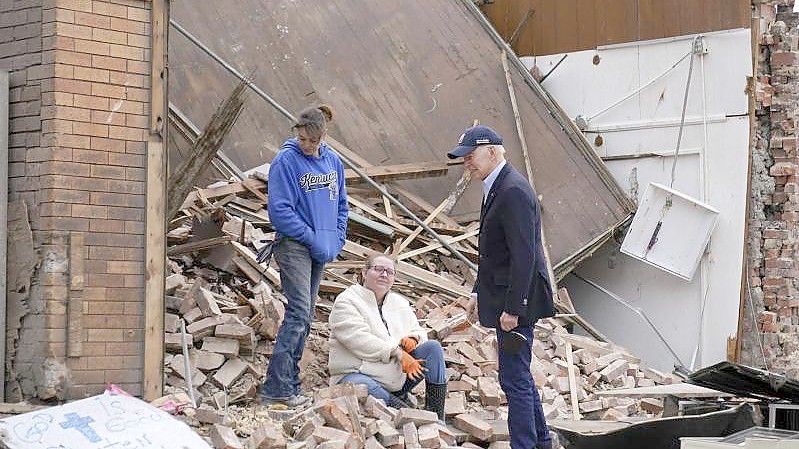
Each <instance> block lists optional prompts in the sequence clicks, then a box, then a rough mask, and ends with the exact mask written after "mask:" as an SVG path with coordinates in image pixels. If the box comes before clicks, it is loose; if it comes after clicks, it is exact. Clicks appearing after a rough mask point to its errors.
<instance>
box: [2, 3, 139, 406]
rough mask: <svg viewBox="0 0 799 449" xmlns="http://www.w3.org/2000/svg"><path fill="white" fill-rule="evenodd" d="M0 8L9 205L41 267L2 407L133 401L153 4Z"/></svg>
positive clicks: (9, 5) (16, 5) (136, 374)
mask: <svg viewBox="0 0 799 449" xmlns="http://www.w3.org/2000/svg"><path fill="white" fill-rule="evenodd" d="M0 3H1V4H2V6H0V11H2V12H0V14H2V15H1V16H0V17H2V19H0V67H4V68H10V69H11V70H12V76H11V80H12V86H13V87H12V102H13V105H12V111H11V117H12V119H11V132H12V135H11V147H12V149H11V154H10V155H9V156H10V157H9V161H10V167H9V168H10V175H9V176H10V200H20V199H24V200H25V201H26V203H27V205H28V208H29V211H30V220H31V225H32V228H33V231H34V244H35V246H36V249H37V250H38V257H39V260H40V261H41V263H40V265H39V267H38V269H37V271H36V274H35V279H34V286H33V287H32V289H31V294H30V298H29V301H30V305H31V307H30V310H29V311H28V313H27V314H26V315H25V316H24V317H23V320H22V329H21V332H20V334H19V338H18V341H16V343H15V344H16V345H17V346H18V347H19V348H23V350H21V351H20V352H19V353H18V354H17V356H16V359H15V366H14V368H15V369H14V370H13V372H12V373H9V374H8V376H9V377H11V379H9V380H10V383H8V385H9V387H11V388H9V393H11V392H13V391H14V390H16V391H18V392H19V394H20V395H21V396H23V397H29V396H34V395H37V396H40V397H51V396H57V397H67V398H76V397H82V396H86V395H90V394H94V393H97V392H100V391H102V389H103V386H104V384H106V383H116V384H119V385H121V386H122V387H123V388H125V389H126V390H128V391H129V392H131V393H133V394H140V392H141V377H142V365H143V349H142V348H143V342H142V339H143V331H142V329H143V327H144V323H143V301H144V274H143V273H144V264H143V260H144V249H143V248H144V206H145V195H144V193H145V160H146V159H145V140H146V127H147V123H148V114H149V104H148V102H149V98H150V94H149V90H148V87H149V70H150V62H149V58H150V50H149V47H150V34H151V24H150V5H151V4H150V2H149V1H144V0H111V1H98V0H39V1H20V0H4V1H3V2H0ZM8 36H10V40H9V39H8ZM5 41H8V42H5ZM81 243H82V244H81ZM70 248H72V249H73V250H74V251H76V253H74V254H72V255H71V254H70ZM76 275H79V279H76V278H75V276H76ZM70 307H72V309H70ZM68 311H69V312H68ZM68 313H69V315H68ZM24 348H29V349H24ZM43 359H46V360H47V361H48V363H47V364H43V363H42V360H43ZM41 366H45V368H39V367H41ZM64 367H66V369H65V368H64ZM26 368H31V372H36V371H37V370H39V371H43V372H41V373H40V374H39V375H38V376H37V375H34V376H28V375H25V374H22V373H25V372H28V370H27V369H26ZM47 370H50V371H49V372H48V371H47ZM31 377H32V378H31ZM15 379H16V380H18V381H19V386H18V388H16V389H15V388H14V387H15V385H13V382H14V380H15Z"/></svg>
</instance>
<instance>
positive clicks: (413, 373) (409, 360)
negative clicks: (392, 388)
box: [400, 351, 425, 379]
mask: <svg viewBox="0 0 799 449" xmlns="http://www.w3.org/2000/svg"><path fill="white" fill-rule="evenodd" d="M422 363H424V360H423V359H415V358H413V357H412V356H411V355H410V354H408V353H407V352H405V351H402V355H401V356H400V364H401V365H402V372H403V373H406V374H407V375H408V377H410V378H411V379H416V378H421V377H422V376H424V371H425V369H424V368H423V367H422Z"/></svg>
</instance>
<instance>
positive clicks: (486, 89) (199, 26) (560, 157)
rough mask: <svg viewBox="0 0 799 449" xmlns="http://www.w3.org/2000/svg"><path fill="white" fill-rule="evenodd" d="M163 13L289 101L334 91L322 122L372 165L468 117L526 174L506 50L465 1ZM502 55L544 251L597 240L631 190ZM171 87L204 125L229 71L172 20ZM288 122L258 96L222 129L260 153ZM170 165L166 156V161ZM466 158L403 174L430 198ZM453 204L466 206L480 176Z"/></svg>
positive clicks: (463, 209)
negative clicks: (429, 172)
mask: <svg viewBox="0 0 799 449" xmlns="http://www.w3.org/2000/svg"><path fill="white" fill-rule="evenodd" d="M172 18H173V19H174V20H175V21H176V22H177V23H179V24H180V25H181V26H182V27H184V28H185V29H186V30H188V31H189V32H190V33H192V34H194V36H196V37H197V38H198V39H199V40H200V41H202V42H203V43H204V44H205V45H207V46H208V47H209V48H211V49H212V51H214V52H215V53H217V54H218V55H219V56H220V57H221V58H223V59H224V60H225V61H226V62H228V63H229V64H230V65H232V66H233V67H235V68H237V69H238V70H239V71H240V72H242V73H244V74H247V75H251V76H252V78H253V80H254V83H255V84H257V85H258V86H259V87H260V88H261V89H263V90H264V91H266V92H267V93H268V94H269V95H270V96H272V97H273V98H274V99H275V100H276V101H277V102H278V103H280V104H281V105H282V106H284V107H285V108H287V109H288V110H290V111H298V110H299V109H301V108H303V107H305V106H307V105H308V104H313V103H317V102H322V103H327V104H330V105H331V106H332V107H333V109H334V112H335V119H334V122H333V123H332V126H331V129H330V135H331V136H333V137H334V138H336V139H337V140H338V141H340V142H342V143H343V144H345V145H346V146H347V147H348V148H349V149H351V150H353V151H354V152H355V153H357V154H358V155H360V156H361V157H363V158H364V159H366V160H367V161H368V162H369V163H371V164H374V165H385V164H403V163H411V162H417V163H418V162H422V161H444V160H445V159H446V156H445V153H446V151H447V150H449V149H450V148H451V147H452V146H453V145H454V143H455V141H456V140H457V137H458V136H459V135H460V133H461V132H462V131H463V129H464V128H465V127H467V126H469V125H471V123H472V122H473V120H475V119H477V120H479V121H480V122H481V123H483V124H487V125H490V126H492V127H494V128H495V129H497V131H499V132H500V133H501V134H502V135H503V137H504V140H505V143H506V145H505V146H506V149H507V150H508V153H509V159H510V161H511V162H512V163H513V164H514V165H515V166H516V167H517V168H518V169H519V171H520V172H522V173H525V164H524V160H523V158H522V153H521V147H520V142H519V138H518V134H517V128H516V124H515V121H514V112H513V108H512V105H511V100H510V96H509V92H508V85H507V83H506V79H505V72H504V70H503V66H502V62H501V51H502V48H503V46H504V44H502V43H501V42H499V41H498V40H497V36H496V35H495V34H493V33H494V32H493V29H490V28H488V27H487V26H486V23H487V22H484V18H483V17H482V16H481V15H479V11H477V9H476V8H475V7H474V5H473V4H471V3H469V2H468V0H465V1H451V0H430V1H428V2H425V4H424V7H421V6H420V7H408V6H407V5H404V4H402V3H398V2H393V1H389V0H375V1H370V2H345V1H329V2H316V1H312V0H277V1H270V2H265V1H263V0H241V1H238V2H236V3H235V7H231V6H230V4H225V3H224V2H190V1H187V0H178V1H175V2H173V9H172ZM517 62H518V61H517V60H516V58H515V57H513V56H511V63H512V64H511V69H510V72H511V77H512V80H513V84H514V87H515V93H516V96H517V100H518V107H519V113H520V116H521V121H522V124H523V129H524V136H525V140H526V142H527V145H528V147H529V151H530V156H531V160H532V170H533V177H534V179H535V184H536V188H537V191H538V193H539V195H541V196H542V207H543V211H544V212H543V213H544V227H545V230H546V232H547V240H548V245H549V247H550V255H551V257H552V261H553V264H555V265H557V264H563V263H564V262H567V261H568V260H570V259H573V258H574V256H575V255H576V254H578V253H580V252H581V251H585V249H586V248H587V247H590V246H591V245H592V244H595V243H596V242H598V241H601V238H602V236H607V235H608V231H609V230H610V229H612V228H613V227H615V226H617V225H618V224H619V223H620V222H622V221H623V220H624V219H625V218H626V217H627V216H628V215H629V211H630V203H629V200H628V199H627V198H626V196H624V194H623V193H622V192H621V190H620V189H619V187H618V186H617V185H616V184H615V182H614V181H613V180H612V178H611V176H610V175H609V174H608V173H607V171H606V170H605V167H604V165H602V163H601V161H599V159H598V158H597V157H596V156H595V155H594V154H593V152H592V150H591V149H590V148H589V146H588V145H586V142H585V141H584V140H583V139H582V137H581V136H580V135H579V134H577V133H575V131H574V127H573V126H572V124H571V122H570V121H568V119H566V118H565V116H564V115H563V113H562V111H560V109H559V108H558V107H557V105H555V104H554V103H552V102H551V100H550V99H548V97H546V94H544V93H543V91H542V90H541V89H540V87H538V86H537V85H536V84H535V82H534V81H532V79H530V78H529V76H527V75H526V73H525V74H524V75H523V74H522V71H521V70H519V68H520V67H521V65H520V64H518V65H517ZM170 70H171V77H170V84H171V85H170V99H171V101H172V102H173V103H174V104H175V105H176V106H177V107H178V108H180V109H181V110H182V111H183V112H184V113H186V115H187V116H188V117H189V118H190V119H191V120H192V121H193V122H194V123H195V124H197V125H199V126H203V125H204V124H205V123H206V122H207V121H208V119H209V117H210V116H211V114H212V113H213V111H214V109H215V108H216V105H217V104H218V103H219V102H221V101H222V99H223V98H224V97H225V96H226V95H227V93H228V92H230V90H231V89H232V88H233V86H234V85H235V83H236V82H237V80H236V79H235V78H234V77H233V76H232V75H230V74H229V73H228V72H226V71H225V70H224V69H223V68H222V67H221V66H220V65H219V64H217V63H216V62H214V61H213V60H212V59H211V58H209V57H208V56H207V55H205V54H204V53H202V52H201V51H200V50H199V49H198V48H197V47H196V46H194V45H193V44H192V43H191V42H190V41H188V40H187V39H186V38H185V37H184V36H182V35H180V34H178V33H172V35H171V39H170ZM290 125H291V124H290V123H289V122H288V121H287V120H286V118H285V117H284V116H283V115H281V114H280V113H278V112H277V111H276V110H274V109H273V108H272V107H271V106H270V105H269V104H267V103H266V102H263V101H260V100H259V99H258V98H256V97H253V98H252V99H251V100H249V101H248V103H247V105H246V107H245V111H244V112H243V114H242V116H241V117H240V118H239V120H238V122H237V124H236V126H235V128H234V130H233V131H232V133H231V135H230V136H229V137H228V139H227V141H226V142H225V152H226V154H227V155H228V156H229V157H230V158H231V159H232V160H233V161H234V162H235V163H236V164H237V165H239V166H240V167H243V168H247V167H252V166H256V165H260V164H262V163H263V162H265V161H268V160H270V159H271V158H272V156H273V153H272V151H273V150H274V148H277V147H278V146H279V145H280V144H281V143H282V141H283V140H285V138H286V137H288V135H289V128H290ZM174 165H175V164H173V166H174ZM460 174H461V170H460V169H453V170H450V171H449V175H448V176H447V177H441V178H434V179H422V180H413V181H401V182H399V184H400V185H402V186H403V187H405V188H407V189H408V190H410V191H411V192H413V193H415V194H418V195H419V196H421V197H422V198H424V199H425V200H427V201H428V202H430V203H433V204H438V203H439V202H440V201H442V200H443V199H444V198H446V197H447V195H448V193H449V191H450V190H451V189H452V188H453V187H454V185H455V183H456V181H457V179H458V178H459V177H460ZM472 184H473V185H472V187H471V189H472V192H471V194H468V193H467V195H465V196H464V198H463V199H462V200H461V203H459V204H458V206H457V207H456V209H455V210H454V212H453V214H454V215H470V216H471V217H475V215H476V213H477V212H478V211H479V208H480V202H479V201H480V195H479V194H478V193H477V192H478V191H479V190H478V189H479V188H480V187H479V183H477V182H473V183H472Z"/></svg>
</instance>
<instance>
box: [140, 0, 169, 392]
mask: <svg viewBox="0 0 799 449" xmlns="http://www.w3.org/2000/svg"><path fill="white" fill-rule="evenodd" d="M151 12H152V50H151V57H152V61H151V66H150V86H151V90H150V133H149V138H148V141H147V197H146V198H147V199H146V223H145V273H144V355H143V356H144V373H143V374H144V376H143V379H144V381H143V385H142V396H143V397H144V399H145V400H147V401H152V400H154V399H156V398H159V397H161V396H162V395H163V389H164V385H163V379H164V372H163V371H164V280H165V276H166V232H167V227H166V177H167V171H166V169H167V160H166V159H167V156H166V155H167V150H166V145H165V143H164V142H167V141H168V140H167V136H166V130H167V126H166V118H167V111H168V106H167V89H168V69H167V62H166V61H167V51H166V50H167V46H168V44H167V36H168V28H169V1H168V0H153V2H152V11H151Z"/></svg>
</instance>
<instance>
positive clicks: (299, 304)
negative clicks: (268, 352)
mask: <svg viewBox="0 0 799 449" xmlns="http://www.w3.org/2000/svg"><path fill="white" fill-rule="evenodd" d="M275 259H276V260H277V263H278V265H279V266H280V283H281V284H282V286H283V295H285V296H286V300H287V304H286V315H285V316H284V317H283V322H282V323H281V324H280V329H278V331H277V337H276V338H275V347H274V349H273V350H272V358H271V359H270V360H269V366H268V367H267V370H266V380H265V381H264V384H263V385H262V386H261V395H262V396H263V397H265V398H268V399H287V398H289V397H291V396H293V395H297V394H300V393H301V390H300V367H299V362H300V359H301V358H302V352H303V349H305V339H306V338H308V334H309V333H310V331H311V321H312V320H313V317H314V305H315V303H316V296H317V295H318V294H319V283H320V281H321V280H322V271H323V270H324V268H325V266H324V264H321V263H319V262H316V261H314V260H313V259H311V254H310V251H309V250H308V248H307V247H306V246H305V245H303V244H301V243H299V242H296V241H294V240H291V239H287V238H283V239H281V240H280V241H279V242H278V243H277V246H276V247H275Z"/></svg>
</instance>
